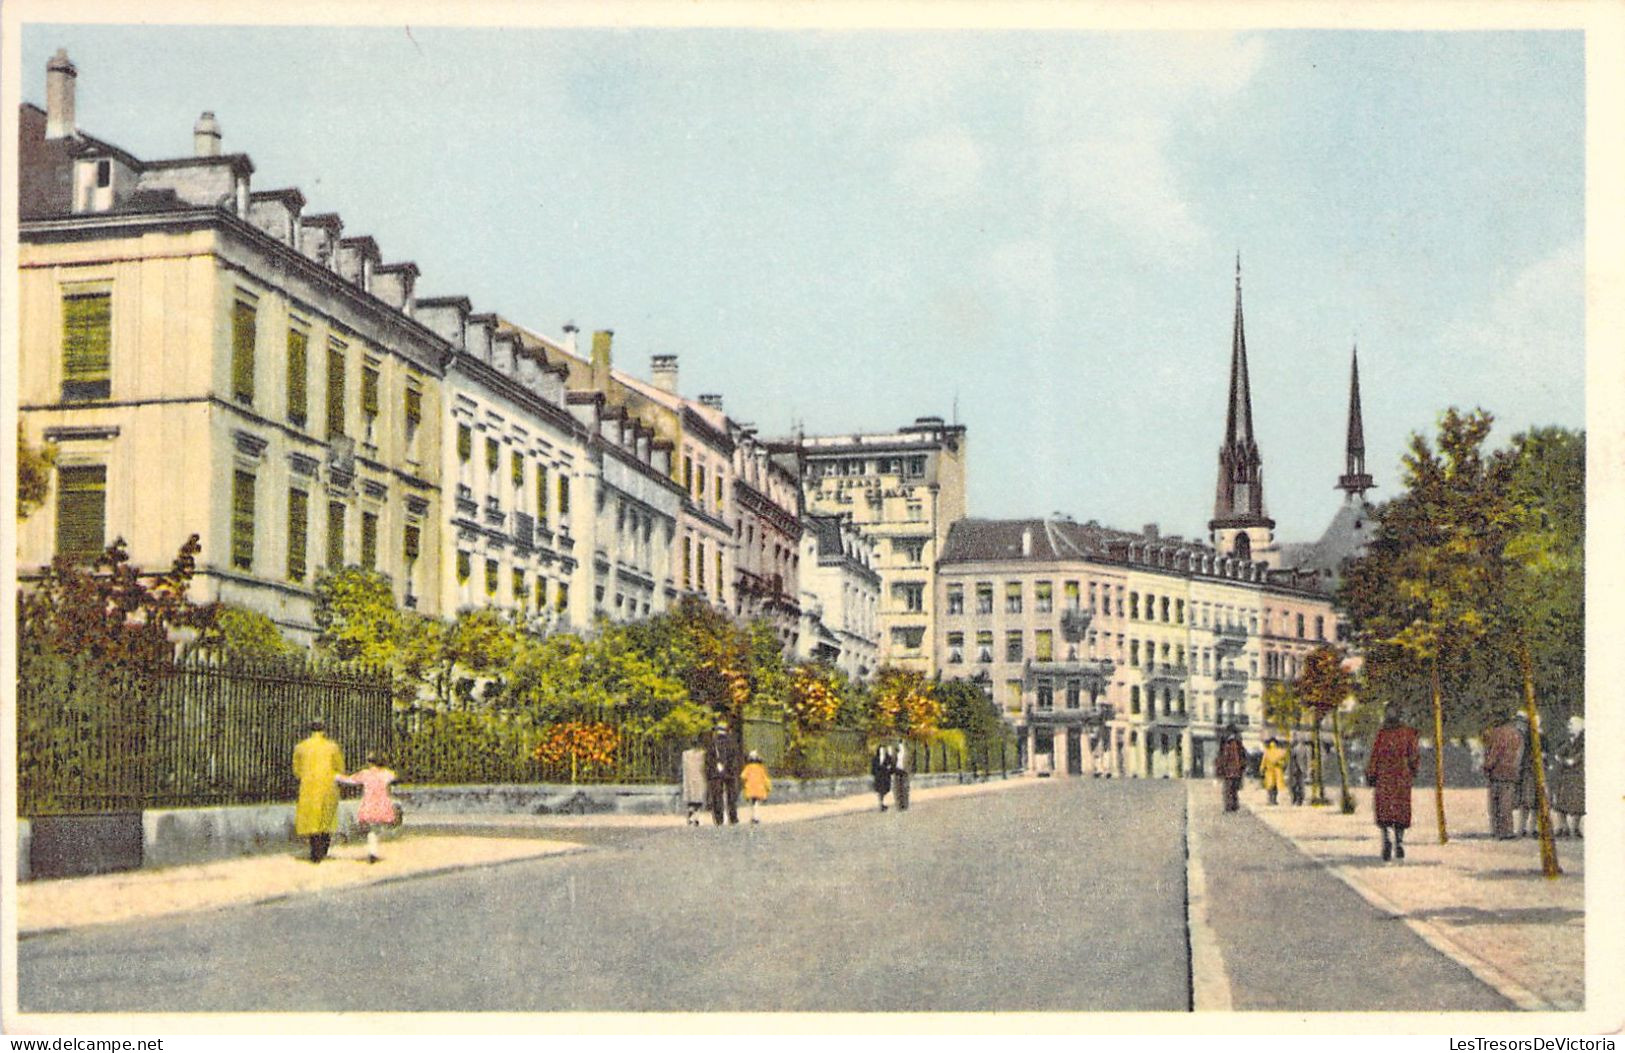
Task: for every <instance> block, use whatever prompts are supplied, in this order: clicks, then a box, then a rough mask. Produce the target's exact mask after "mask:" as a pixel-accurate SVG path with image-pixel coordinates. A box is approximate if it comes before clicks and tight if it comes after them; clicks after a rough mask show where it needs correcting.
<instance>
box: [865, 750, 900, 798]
mask: <svg viewBox="0 0 1625 1053" xmlns="http://www.w3.org/2000/svg"><path fill="white" fill-rule="evenodd" d="M895 767H896V766H895V765H894V764H893V763H892V755H891V750H890V749H889V748H888V747H887V746H886V744H885V743H884V742H882V743H881V744H880V745H878V746H876V747H875V754H874V756H873V757H870V758H869V775H870V776H871V777H872V778H873V780H874V788H875V796H876V797H877V798H879V800H880V810H881V811H883V812H884V811H885V810H886V795H887V794H888V793H890V792H891V779H892V774H893V772H894V770H895Z"/></svg>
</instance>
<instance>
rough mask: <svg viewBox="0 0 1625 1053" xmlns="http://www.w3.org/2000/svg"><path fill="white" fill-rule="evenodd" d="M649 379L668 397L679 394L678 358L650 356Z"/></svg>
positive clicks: (672, 356)
mask: <svg viewBox="0 0 1625 1053" xmlns="http://www.w3.org/2000/svg"><path fill="white" fill-rule="evenodd" d="M649 377H650V379H652V380H653V381H654V386H655V387H657V388H659V389H660V390H661V391H664V392H665V393H666V394H668V395H675V394H677V356H676V355H650V356H649Z"/></svg>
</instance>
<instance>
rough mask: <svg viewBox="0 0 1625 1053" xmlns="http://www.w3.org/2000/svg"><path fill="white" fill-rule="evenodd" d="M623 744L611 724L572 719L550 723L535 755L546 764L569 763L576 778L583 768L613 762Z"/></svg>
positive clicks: (606, 766)
mask: <svg viewBox="0 0 1625 1053" xmlns="http://www.w3.org/2000/svg"><path fill="white" fill-rule="evenodd" d="M620 744H621V734H620V732H619V731H617V730H616V729H615V726H614V725H612V724H605V723H603V722H602V721H582V720H570V721H564V722H562V723H558V724H551V725H549V726H548V728H547V730H546V731H545V732H544V734H543V735H542V741H541V742H540V743H539V744H538V745H537V747H536V750H535V752H534V753H533V754H532V756H534V757H535V758H536V761H537V763H538V764H541V765H542V766H543V767H544V768H551V769H554V770H558V769H562V768H564V767H566V766H568V767H569V769H570V778H571V780H572V781H573V780H574V779H575V778H576V776H577V775H578V774H579V773H580V772H581V771H582V770H583V769H591V768H609V767H611V766H612V765H614V763H615V751H616V749H617V748H619V746H620Z"/></svg>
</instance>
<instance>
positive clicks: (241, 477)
mask: <svg viewBox="0 0 1625 1053" xmlns="http://www.w3.org/2000/svg"><path fill="white" fill-rule="evenodd" d="M231 565H232V566H233V567H236V568H237V569H238V570H252V569H254V473H253V472H244V471H240V470H239V471H238V472H236V473H235V474H233V476H232V479H231Z"/></svg>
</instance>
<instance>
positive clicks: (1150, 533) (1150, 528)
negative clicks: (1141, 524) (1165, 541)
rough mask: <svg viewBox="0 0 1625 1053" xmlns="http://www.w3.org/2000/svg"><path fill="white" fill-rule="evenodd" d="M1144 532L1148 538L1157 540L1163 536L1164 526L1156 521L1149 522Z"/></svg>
mask: <svg viewBox="0 0 1625 1053" xmlns="http://www.w3.org/2000/svg"><path fill="white" fill-rule="evenodd" d="M1144 533H1145V536H1146V537H1147V538H1148V539H1150V540H1152V541H1156V540H1158V539H1159V538H1161V537H1162V528H1160V527H1158V526H1157V524H1155V523H1147V524H1146V525H1145V531H1144Z"/></svg>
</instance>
